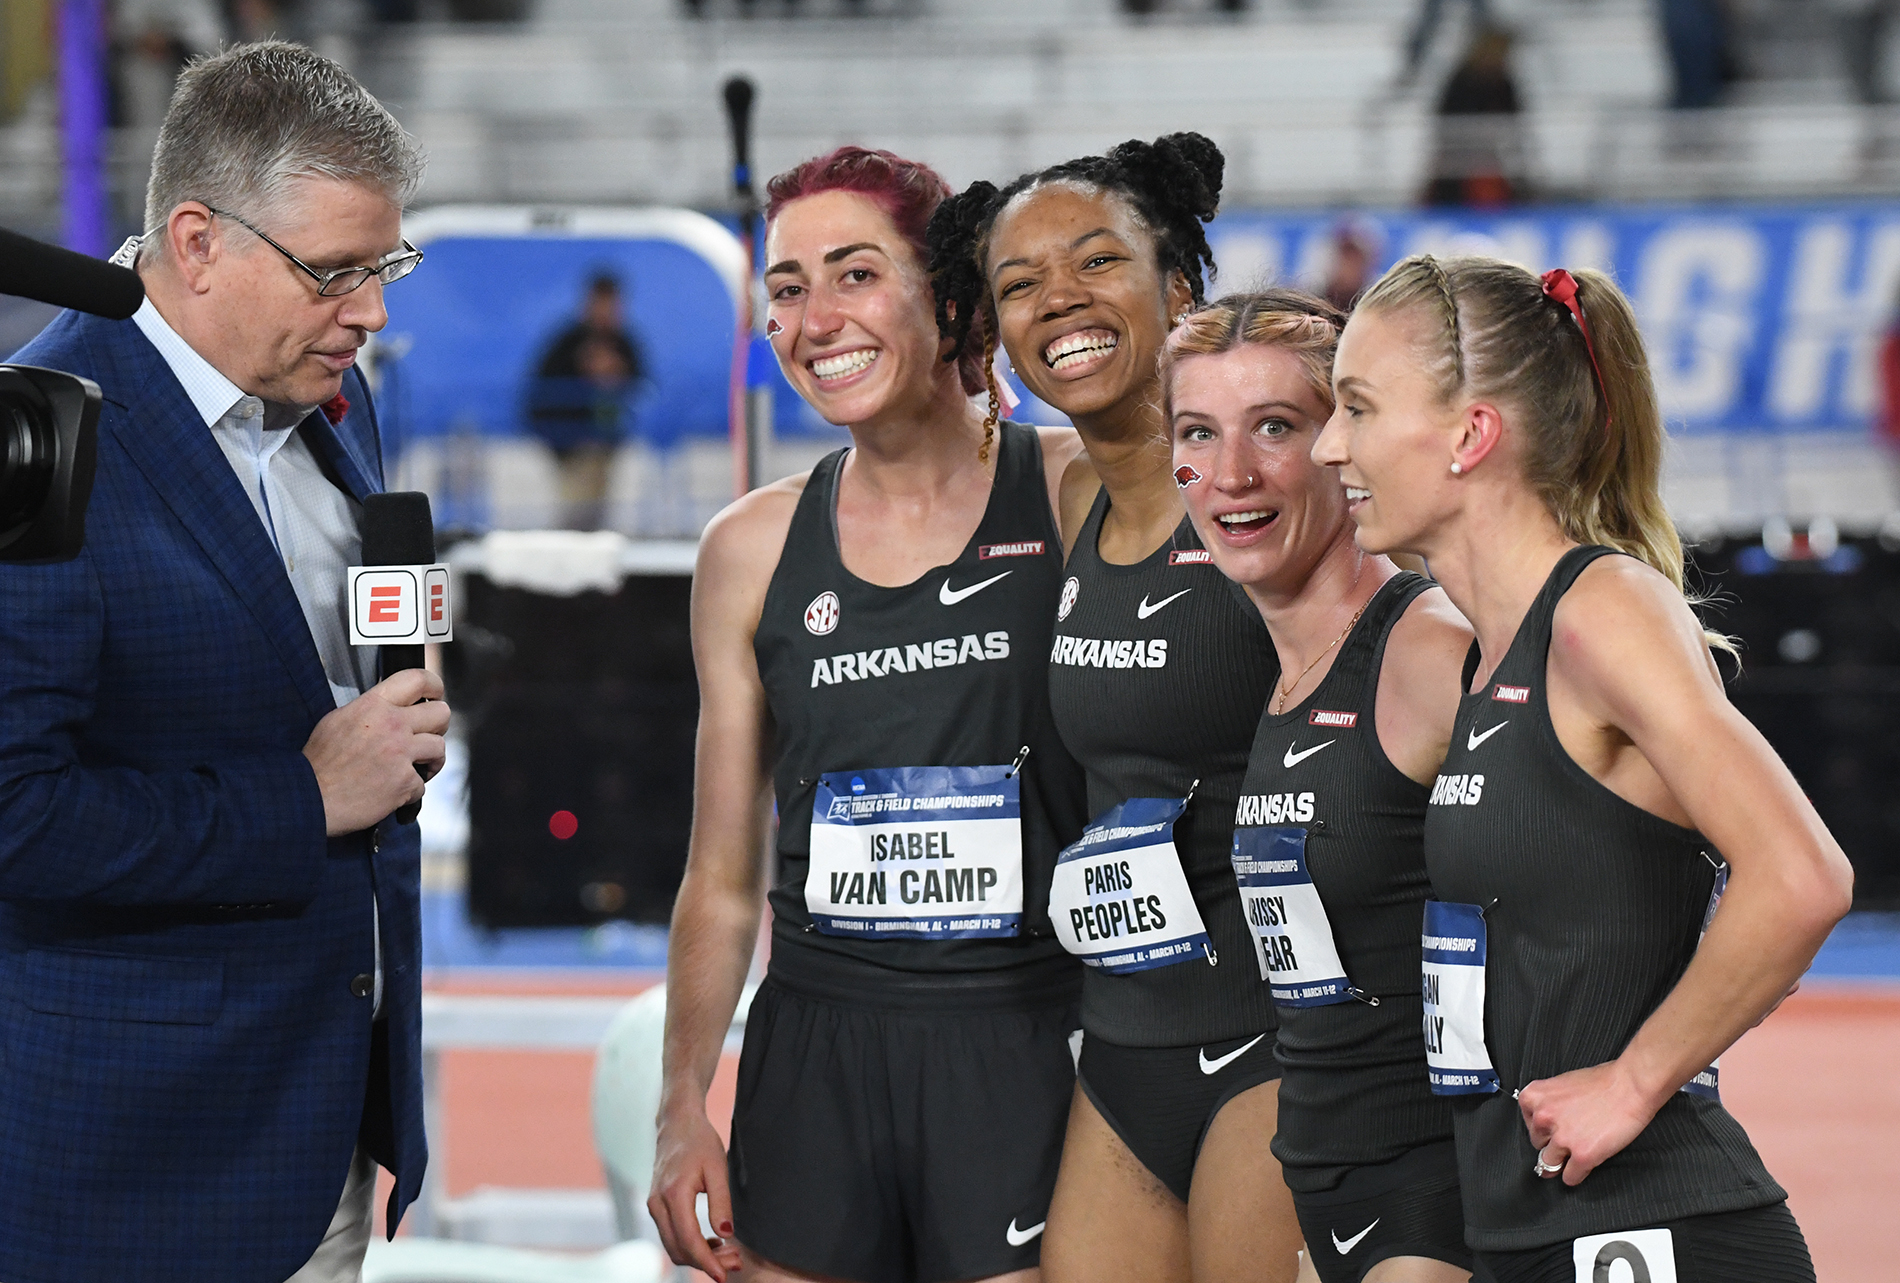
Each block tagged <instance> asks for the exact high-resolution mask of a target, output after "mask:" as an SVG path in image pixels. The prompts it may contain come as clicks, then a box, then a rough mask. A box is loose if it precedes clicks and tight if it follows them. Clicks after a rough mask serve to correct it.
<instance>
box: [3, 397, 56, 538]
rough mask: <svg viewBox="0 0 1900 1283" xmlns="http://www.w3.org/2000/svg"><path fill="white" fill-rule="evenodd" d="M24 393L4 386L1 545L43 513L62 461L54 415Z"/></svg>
mask: <svg viewBox="0 0 1900 1283" xmlns="http://www.w3.org/2000/svg"><path fill="white" fill-rule="evenodd" d="M9 381H11V380H9ZM23 393H24V390H23V389H21V388H19V386H18V385H17V384H16V385H15V386H14V387H11V388H0V545H4V544H5V543H6V542H7V541H8V539H9V537H10V536H12V535H13V534H15V533H16V532H17V531H19V530H20V529H22V528H24V527H25V526H27V525H29V524H30V523H31V522H32V521H33V519H34V518H35V517H36V516H38V515H39V511H40V508H41V506H42V505H44V504H45V502H46V496H47V494H48V493H49V492H50V491H51V490H52V487H53V476H54V473H55V472H56V470H57V467H58V463H59V433H58V431H57V429H56V428H55V427H54V425H53V420H52V416H51V415H50V414H48V413H47V411H46V408H45V407H44V406H43V405H41V404H36V403H35V402H36V400H37V398H30V397H29V396H28V395H25V394H23Z"/></svg>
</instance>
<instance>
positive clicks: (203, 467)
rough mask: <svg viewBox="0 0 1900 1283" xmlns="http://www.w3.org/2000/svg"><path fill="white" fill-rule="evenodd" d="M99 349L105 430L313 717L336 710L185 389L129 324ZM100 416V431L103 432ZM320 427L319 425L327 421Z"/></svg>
mask: <svg viewBox="0 0 1900 1283" xmlns="http://www.w3.org/2000/svg"><path fill="white" fill-rule="evenodd" d="M105 338H106V345H107V346H109V347H110V348H111V349H113V350H112V351H111V353H110V356H111V358H112V359H113V360H114V363H115V364H117V365H118V366H119V369H120V371H121V372H122V377H123V381H121V380H113V385H114V387H115V390H116V389H117V388H123V389H125V390H126V392H127V400H126V403H125V404H124V405H122V406H121V407H120V410H121V413H120V414H118V415H113V416H110V418H109V420H108V421H109V423H110V428H109V430H110V431H111V432H112V435H113V437H114V439H115V440H117V441H118V443H119V445H120V446H121V448H123V449H124V450H125V452H126V454H127V455H129V456H130V457H131V459H132V461H133V463H134V464H136V465H137V466H138V468H139V470H140V471H141V472H143V473H144V474H145V476H146V479H147V480H149V481H150V482H151V483H152V488H153V489H154V490H156V491H157V492H158V494H159V496H160V497H161V498H162V499H164V501H165V504H166V506H167V507H169V508H170V509H171V510H172V512H173V513H174V514H175V515H176V516H177V517H178V520H179V521H180V522H181V523H182V524H183V525H184V527H185V529H186V530H187V531H189V532H190V533H191V536H192V538H193V539H195V540H196V541H197V543H198V546H199V547H200V548H201V549H203V550H204V554H205V556H206V557H207V558H209V559H210V561H211V563H212V565H214V566H216V567H217V569H218V573H219V574H221V575H223V576H224V579H225V582H227V583H228V584H230V586H231V591H232V592H233V593H235V594H236V595H237V597H238V599H239V600H241V601H242V602H243V603H244V605H245V606H246V608H248V609H249V610H250V612H251V614H252V615H253V616H254V617H255V618H256V620H257V622H258V626H259V627H261V628H262V629H263V630H264V634H265V636H267V637H269V638H270V640H271V644H272V645H273V646H274V647H275V648H276V650H277V653H278V656H279V657H280V658H281V659H282V660H283V661H284V667H285V668H286V669H288V670H289V672H290V675H291V677H292V679H293V680H294V681H295V682H296V684H297V690H298V693H299V694H301V695H302V696H303V698H304V702H305V703H306V704H308V705H309V706H310V711H311V713H312V714H313V715H314V716H315V717H322V716H323V715H324V714H326V713H329V712H331V711H332V710H334V709H335V708H336V699H335V696H333V695H332V694H331V692H330V683H329V681H328V679H327V678H325V677H324V675H323V661H322V660H321V659H319V658H318V656H317V645H316V642H315V641H314V640H312V638H311V636H310V625H309V623H308V622H307V621H306V620H305V619H304V617H303V607H302V606H301V605H300V604H299V603H298V601H297V593H296V591H295V590H294V589H293V588H292V587H291V586H290V577H289V576H288V575H287V574H285V572H284V563H283V561H282V560H281V559H280V558H279V557H278V555H277V550H276V549H275V548H273V547H272V546H271V542H270V537H269V536H268V535H267V534H266V533H265V532H264V527H263V524H262V523H261V522H259V521H258V518H257V510H256V509H255V508H253V507H252V506H251V501H250V498H249V497H248V496H247V495H246V494H245V493H244V488H243V486H241V485H239V484H238V479H237V476H236V474H235V473H233V472H232V471H231V464H230V461H229V460H227V459H226V458H225V457H224V452H223V451H222V450H220V449H218V443H217V442H216V441H214V440H212V437H211V430H210V429H209V428H207V427H206V426H205V423H204V420H203V419H202V418H200V417H199V415H198V411H197V409H196V408H195V407H194V406H193V405H192V404H191V399H190V398H189V397H187V396H186V395H185V389H184V388H183V387H182V386H181V385H180V384H179V382H178V379H177V377H176V376H175V375H173V374H172V372H171V367H169V366H168V365H166V364H165V361H164V358H162V357H161V356H159V354H158V350H157V349H156V348H154V347H153V346H152V345H151V342H150V340H148V339H147V338H146V337H145V335H144V334H142V333H140V332H139V329H138V327H137V326H136V325H134V324H132V323H131V322H130V321H125V322H119V323H117V324H115V325H113V326H112V328H111V330H110V331H108V333H107V335H106V336H105ZM108 421H102V422H101V424H100V427H101V429H102V430H107V428H108ZM326 426H327V425H326Z"/></svg>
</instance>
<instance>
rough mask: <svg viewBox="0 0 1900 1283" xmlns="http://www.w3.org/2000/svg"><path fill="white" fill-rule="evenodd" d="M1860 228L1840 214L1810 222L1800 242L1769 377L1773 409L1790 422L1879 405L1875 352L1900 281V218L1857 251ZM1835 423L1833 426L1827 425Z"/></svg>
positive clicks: (1858, 415)
mask: <svg viewBox="0 0 1900 1283" xmlns="http://www.w3.org/2000/svg"><path fill="white" fill-rule="evenodd" d="M1856 239H1857V238H1856V237H1855V235H1854V228H1852V227H1851V226H1849V225H1848V224H1847V223H1845V222H1842V221H1840V220H1838V219H1828V220H1825V221H1822V222H1817V223H1810V224H1808V225H1807V226H1806V227H1804V228H1802V229H1801V232H1800V235H1799V238H1798V239H1797V240H1796V241H1795V247H1794V256H1793V257H1794V261H1793V262H1792V263H1791V264H1790V265H1789V268H1788V294H1787V299H1786V302H1785V303H1784V305H1783V309H1782V323H1781V332H1780V336H1779V339H1778V341H1777V342H1776V344H1775V351H1774V358H1773V359H1774V364H1773V367H1772V368H1771V370H1770V372H1769V376H1768V393H1767V399H1768V409H1769V412H1770V413H1771V414H1773V415H1774V416H1775V418H1777V419H1780V420H1781V421H1782V422H1784V423H1793V422H1801V421H1806V420H1812V419H1815V418H1816V417H1817V416H1820V415H1822V414H1824V413H1825V411H1826V410H1827V408H1828V405H1829V401H1830V397H1829V395H1828V394H1829V392H1830V391H1832V390H1833V386H1836V385H1835V384H1834V380H1833V378H1832V377H1831V376H1832V375H1834V373H1835V370H1836V367H1837V363H1838V364H1839V365H1840V366H1842V367H1844V368H1841V369H1840V375H1839V380H1840V381H1839V383H1838V385H1837V386H1838V387H1839V389H1840V393H1839V396H1838V397H1837V398H1834V399H1833V404H1834V405H1835V407H1837V409H1838V410H1839V411H1845V412H1847V413H1848V414H1851V415H1853V416H1854V417H1856V418H1861V417H1865V416H1866V415H1868V414H1869V413H1871V412H1872V411H1873V409H1874V403H1875V387H1874V383H1875V378H1874V357H1875V354H1876V351H1877V349H1878V347H1879V345H1880V337H1881V330H1882V329H1883V328H1884V326H1885V323H1886V321H1887V318H1888V316H1889V315H1890V314H1891V313H1892V311H1893V297H1894V288H1895V286H1896V285H1897V284H1900V224H1895V223H1883V224H1880V225H1878V226H1875V227H1873V228H1872V229H1870V233H1869V235H1868V236H1867V238H1866V242H1865V246H1864V249H1863V252H1862V254H1861V255H1859V256H1858V257H1859V264H1858V266H1859V271H1858V273H1856V274H1854V283H1853V284H1851V285H1850V283H1849V277H1850V268H1851V267H1852V266H1853V265H1854V260H1855V258H1856V255H1855V253H1854V250H1855V248H1856V244H1855V242H1856ZM1828 426H1832V425H1828Z"/></svg>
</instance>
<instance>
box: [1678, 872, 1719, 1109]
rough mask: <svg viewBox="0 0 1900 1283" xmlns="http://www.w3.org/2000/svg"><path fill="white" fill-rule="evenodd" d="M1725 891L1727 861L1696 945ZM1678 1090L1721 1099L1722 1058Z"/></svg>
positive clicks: (1715, 1099)
mask: <svg viewBox="0 0 1900 1283" xmlns="http://www.w3.org/2000/svg"><path fill="white" fill-rule="evenodd" d="M1726 890H1728V861H1727V860H1724V861H1722V863H1720V864H1718V865H1716V866H1715V885H1714V886H1713V887H1711V888H1710V889H1709V907H1708V908H1707V909H1705V910H1704V911H1703V913H1702V933H1701V935H1698V936H1697V937H1696V944H1697V945H1700V944H1701V943H1702V936H1705V935H1707V934H1709V924H1710V923H1711V922H1714V921H1715V911H1716V910H1717V909H1718V908H1720V907H1721V905H1722V892H1724V891H1726ZM1679 1090H1682V1091H1686V1092H1688V1093H1689V1094H1690V1095H1691V1096H1700V1097H1702V1098H1703V1099H1704V1100H1713V1101H1720V1100H1721V1099H1722V1058H1721V1057H1720V1056H1717V1057H1716V1058H1715V1062H1714V1063H1713V1064H1711V1065H1710V1066H1709V1067H1708V1068H1707V1069H1705V1070H1703V1071H1702V1072H1701V1073H1699V1074H1697V1075H1696V1076H1695V1077H1694V1078H1691V1079H1690V1080H1689V1081H1688V1082H1686V1083H1684V1084H1682V1086H1681V1088H1680V1089H1679Z"/></svg>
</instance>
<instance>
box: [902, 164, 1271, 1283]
mask: <svg viewBox="0 0 1900 1283" xmlns="http://www.w3.org/2000/svg"><path fill="white" fill-rule="evenodd" d="M1222 165H1223V161H1222V157H1221V154H1220V151H1219V149H1217V148H1216V147H1215V146H1214V145H1213V144H1212V143H1211V142H1209V141H1208V140H1207V139H1205V138H1203V137H1201V136H1200V135H1198V134H1174V135H1170V136H1168V137H1166V138H1161V139H1158V140H1156V141H1155V142H1153V143H1146V142H1129V143H1124V144H1122V145H1121V146H1119V147H1116V148H1115V149H1114V150H1112V151H1110V152H1109V153H1108V154H1107V155H1105V156H1088V157H1083V158H1082V159H1079V160H1073V161H1069V162H1067V163H1065V164H1061V165H1057V166H1054V167H1053V168H1051V169H1047V170H1043V171H1042V172H1040V173H1036V174H1030V175H1026V176H1024V177H1022V178H1020V179H1018V180H1017V181H1016V182H1014V183H1012V184H1010V185H1009V186H1008V187H1005V188H1003V189H1002V190H1000V191H999V190H997V189H996V188H994V187H992V186H990V185H989V184H987V183H979V184H976V185H975V186H973V187H971V188H970V189H969V190H967V191H965V192H964V193H963V194H962V195H961V196H959V197H956V198H954V199H952V200H949V201H946V202H944V204H943V205H942V206H941V207H940V208H939V209H938V211H937V214H936V215H935V216H934V217H933V219H932V220H931V227H930V245H931V266H932V270H933V274H934V278H935V280H936V283H937V290H938V298H939V300H940V311H939V314H938V319H939V323H940V325H941V326H942V328H943V331H944V333H945V335H946V338H947V339H948V341H949V342H950V344H951V346H952V347H960V346H961V345H962V344H963V342H964V341H965V336H966V335H967V334H968V333H970V332H971V331H973V330H979V329H980V330H981V331H982V332H983V333H984V335H985V341H986V343H987V344H994V343H995V342H996V341H997V340H998V339H1000V341H1001V342H1002V344H1003V345H1004V346H1005V347H1006V348H1007V349H1008V352H1009V357H1010V361H1011V363H1012V364H1013V365H1014V367H1015V369H1016V370H1017V372H1018V373H1019V374H1020V375H1021V376H1022V378H1023V380H1024V382H1025V383H1027V384H1028V385H1029V388H1030V390H1031V391H1033V392H1034V393H1035V394H1036V395H1037V396H1039V397H1041V398H1042V399H1043V400H1045V401H1047V402H1048V403H1049V404H1051V405H1053V406H1055V407H1056V408H1057V409H1058V410H1061V411H1062V412H1063V413H1065V414H1067V415H1068V416H1069V418H1070V419H1071V420H1072V421H1073V422H1074V424H1075V426H1076V428H1077V430H1078V431H1079V432H1080V433H1081V436H1082V441H1083V444H1084V446H1085V447H1086V449H1087V451H1088V458H1087V459H1085V460H1078V461H1077V462H1076V463H1074V464H1072V465H1071V466H1070V468H1069V470H1068V472H1067V474H1066V475H1065V476H1064V478H1063V481H1062V495H1061V500H1062V502H1061V512H1062V530H1063V539H1064V542H1065V544H1066V545H1067V546H1068V547H1069V548H1070V550H1071V551H1070V554H1069V561H1068V566H1067V572H1068V577H1067V579H1066V580H1065V582H1064V584H1063V589H1062V597H1061V601H1060V603H1059V605H1058V607H1057V610H1056V637H1055V644H1054V646H1053V648H1052V650H1051V652H1050V698H1051V701H1052V704H1053V707H1054V710H1055V716H1056V722H1057V726H1058V728H1059V729H1060V731H1061V733H1062V737H1063V740H1064V742H1065V743H1066V744H1067V745H1068V746H1069V749H1070V751H1071V752H1073V753H1074V754H1075V756H1076V758H1077V760H1079V761H1080V762H1081V763H1082V766H1083V769H1084V770H1085V772H1086V773H1087V777H1088V803H1089V812H1090V814H1091V815H1092V816H1094V817H1095V818H1094V820H1093V821H1092V822H1091V824H1090V826H1089V830H1088V832H1087V833H1086V834H1085V835H1084V837H1083V839H1082V841H1080V842H1078V843H1076V844H1075V845H1074V846H1071V847H1070V848H1069V849H1068V850H1067V851H1065V852H1064V853H1063V855H1062V857H1061V860H1060V861H1059V862H1058V864H1057V867H1056V873H1055V878H1054V883H1053V885H1052V889H1051V893H1050V917H1051V920H1052V923H1053V925H1054V927H1055V930H1056V932H1057V935H1058V937H1059V938H1060V939H1061V940H1062V942H1063V944H1064V946H1065V947H1067V948H1068V949H1070V951H1071V952H1074V953H1076V954H1078V955H1080V956H1081V957H1082V959H1083V961H1084V962H1085V963H1087V964H1088V969H1087V971H1086V973H1085V976H1084V986H1083V1002H1082V1012H1083V1014H1082V1025H1083V1029H1084V1031H1085V1037H1084V1039H1083V1044H1082V1053H1081V1060H1080V1066H1079V1068H1080V1073H1079V1087H1078V1090H1077V1092H1076V1095H1075V1104H1074V1108H1073V1109H1072V1111H1071V1113H1070V1116H1069V1130H1068V1136H1067V1139H1066V1140H1065V1141H1064V1147H1063V1155H1062V1172H1061V1176H1060V1179H1059V1180H1058V1182H1057V1186H1056V1195H1055V1201H1054V1203H1053V1205H1052V1207H1051V1209H1050V1213H1049V1226H1048V1230H1047V1232H1046V1235H1045V1239H1046V1241H1045V1243H1044V1246H1043V1257H1042V1260H1043V1270H1044V1273H1045V1275H1046V1276H1047V1277H1048V1278H1049V1279H1050V1280H1051V1281H1052V1283H1067V1281H1068V1280H1077V1281H1078V1283H1080V1281H1086V1283H1104V1281H1112V1280H1128V1281H1129V1283H1163V1281H1168V1280H1182V1281H1185V1280H1189V1279H1192V1280H1196V1281H1197V1283H1207V1281H1211V1280H1230V1279H1231V1280H1241V1279H1247V1280H1269V1281H1274V1283H1289V1281H1290V1280H1292V1279H1293V1278H1294V1277H1295V1271H1296V1269H1297V1268H1298V1253H1299V1249H1300V1235H1299V1229H1298V1225H1297V1223H1296V1221H1295V1218H1294V1215H1293V1207H1292V1202H1291V1196H1290V1195H1289V1194H1288V1192H1287V1188H1286V1184H1285V1182H1284V1181H1283V1180H1282V1178H1281V1175H1280V1169H1279V1166H1278V1164H1277V1163H1276V1162H1275V1161H1274V1158H1273V1156H1272V1154H1271V1153H1270V1152H1269V1150H1268V1147H1267V1144H1266V1142H1267V1139H1268V1138H1269V1137H1271V1136H1272V1135H1273V1132H1274V1124H1275V1101H1276V1092H1277V1086H1278V1084H1277V1082H1276V1081H1275V1080H1276V1079H1277V1078H1278V1077H1279V1067H1278V1065H1277V1064H1276V1063H1275V1061H1274V1057H1273V1046H1274V1037H1273V1029H1274V1019H1273V1006H1272V1003H1271V1001H1270V999H1269V997H1268V990H1267V986H1266V984H1265V983H1264V982H1263V977H1262V975H1261V972H1260V970H1259V966H1258V963H1257V961H1256V956H1255V952H1254V947H1253V943H1252V938H1251V934H1250V931H1249V928H1248V926H1247V923H1246V921H1245V919H1244V918H1243V916H1242V911H1241V906H1240V897H1239V891H1238V888H1237V887H1236V885H1235V881H1234V875H1233V872H1232V867H1231V864H1230V861H1229V857H1228V852H1229V847H1230V845H1231V843H1232V839H1233V829H1234V811H1235V805H1236V800H1237V798H1238V796H1239V793H1240V785H1241V778H1242V775H1243V774H1244V772H1245V770H1246V765H1247V754H1248V750H1249V748H1250V747H1251V745H1252V742H1253V735H1254V729H1255V725H1256V723H1258V721H1259V719H1260V711H1261V708H1262V707H1263V706H1264V705H1265V703H1266V700H1267V695H1268V693H1269V692H1270V690H1271V689H1272V685H1273V681H1274V678H1275V676H1276V675H1277V674H1278V671H1279V669H1278V665H1277V663H1276V661H1275V658H1274V651H1273V645H1272V643H1271V641H1270V640H1269V639H1268V637H1267V632H1266V629H1265V627H1264V626H1263V625H1262V623H1261V620H1260V615H1259V613H1258V612H1257V611H1256V610H1255V609H1254V608H1253V606H1252V605H1251V604H1250V603H1249V602H1248V601H1247V600H1246V598H1245V597H1244V595H1242V594H1241V593H1240V591H1239V590H1238V589H1237V588H1235V587H1234V586H1233V585H1232V584H1231V583H1229V582H1228V581H1227V580H1226V579H1225V578H1223V577H1222V575H1221V574H1220V572H1219V571H1218V570H1217V569H1216V568H1215V567H1214V566H1213V565H1212V564H1210V562H1209V558H1208V553H1207V551H1206V549H1205V548H1203V547H1202V545H1201V543H1200V540H1199V539H1198V538H1196V536H1195V533H1194V527H1193V526H1192V525H1191V524H1190V523H1189V522H1188V521H1187V520H1186V516H1185V509H1184V508H1183V505H1182V501H1181V494H1180V488H1179V487H1180V486H1181V485H1185V484H1190V482H1188V481H1185V480H1183V481H1178V480H1177V478H1176V476H1175V475H1174V472H1173V467H1172V464H1171V463H1170V460H1169V442H1168V434H1167V430H1166V426H1165V424H1164V423H1163V422H1162V418H1161V413H1160V400H1161V398H1160V395H1159V392H1160V389H1159V385H1158V382H1157V377H1156V358H1157V356H1158V354H1159V352H1160V350H1161V346H1162V343H1163V341H1164V340H1165V339H1166V338H1167V335H1168V331H1169V328H1170V326H1171V325H1172V324H1173V323H1174V322H1175V320H1176V318H1177V317H1179V316H1180V315H1181V314H1183V313H1184V312H1186V311H1187V310H1188V309H1189V308H1191V307H1192V306H1194V305H1195V304H1196V303H1198V302H1199V301H1200V300H1201V297H1202V294H1203V271H1204V269H1206V268H1211V267H1212V266H1213V255H1212V253H1211V252H1210V251H1209V249H1208V244H1207V238H1206V234H1205V232H1204V231H1203V228H1202V224H1203V223H1205V222H1206V221H1207V220H1209V219H1211V218H1212V217H1213V216H1214V212H1215V208H1216V206H1217V204H1218V201H1219V196H1220V184H1221V170H1222ZM991 336H994V337H991ZM1188 471H1189V472H1192V469H1189V470H1188ZM1184 475H1185V474H1184Z"/></svg>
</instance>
